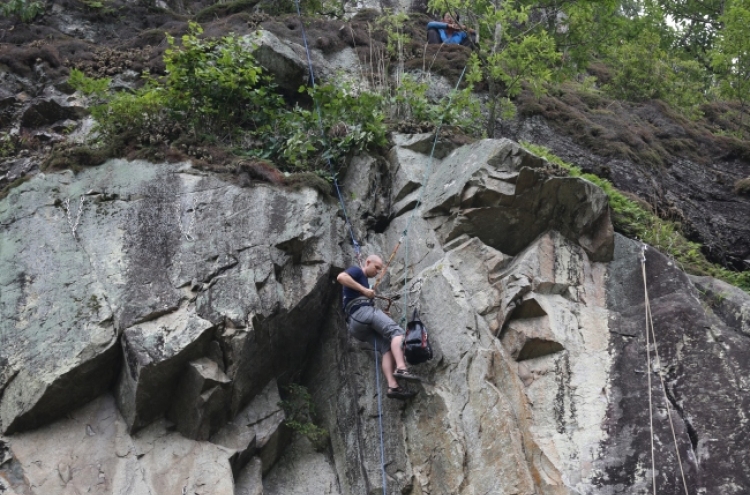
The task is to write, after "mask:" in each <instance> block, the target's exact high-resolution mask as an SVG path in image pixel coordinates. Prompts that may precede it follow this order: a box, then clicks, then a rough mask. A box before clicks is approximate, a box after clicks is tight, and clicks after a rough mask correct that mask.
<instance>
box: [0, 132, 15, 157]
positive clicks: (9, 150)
mask: <svg viewBox="0 0 750 495" xmlns="http://www.w3.org/2000/svg"><path fill="white" fill-rule="evenodd" d="M16 152H17V145H16V140H15V139H14V138H13V136H12V135H10V134H8V133H7V132H3V133H2V134H0V158H8V157H11V156H14V155H15V154H16Z"/></svg>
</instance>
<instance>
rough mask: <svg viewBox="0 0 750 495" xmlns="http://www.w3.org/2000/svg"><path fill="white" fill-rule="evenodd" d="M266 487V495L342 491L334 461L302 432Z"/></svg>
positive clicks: (319, 494) (337, 493)
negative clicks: (332, 462) (315, 446)
mask: <svg viewBox="0 0 750 495" xmlns="http://www.w3.org/2000/svg"><path fill="white" fill-rule="evenodd" d="M262 487H263V492H262V494H263V495H308V494H310V493H315V494H316V495H342V492H341V490H340V489H339V483H338V479H337V478H336V472H335V471H334V469H333V466H332V464H331V461H330V460H329V459H328V457H327V456H326V455H325V454H323V453H321V452H316V451H315V449H314V448H313V446H312V444H311V443H310V441H309V440H308V439H307V438H305V437H304V436H302V435H295V436H294V438H293V440H292V442H291V444H290V445H289V447H287V448H286V450H284V454H283V455H282V456H281V458H280V459H279V461H278V463H277V464H276V465H275V466H274V467H273V468H272V469H271V472H269V473H268V475H267V476H266V478H265V479H264V480H263V486H262Z"/></svg>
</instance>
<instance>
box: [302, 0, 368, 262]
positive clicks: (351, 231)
mask: <svg viewBox="0 0 750 495" xmlns="http://www.w3.org/2000/svg"><path fill="white" fill-rule="evenodd" d="M295 4H296V6H297V17H298V18H299V24H300V28H301V30H302V41H303V42H304V44H305V53H306V55H307V67H308V70H309V71H310V83H311V84H312V87H313V89H315V71H314V70H313V64H312V58H311V57H310V47H309V46H308V43H307V33H306V32H305V24H304V22H302V11H301V10H300V7H299V0H295ZM313 102H314V103H315V112H316V114H317V116H318V126H319V127H320V136H321V137H322V138H323V141H327V140H326V135H325V129H324V128H323V117H322V115H321V113H320V105H319V104H318V100H316V99H315V98H313ZM326 162H328V169H329V170H330V172H331V177H332V178H333V185H334V186H335V188H336V195H337V196H338V198H339V203H340V204H341V210H342V211H343V212H344V220H345V221H346V227H347V229H348V230H349V235H350V236H351V238H352V246H354V252H355V253H356V254H357V263H358V264H359V266H360V267H361V266H362V259H361V252H360V245H359V243H358V242H357V238H356V237H355V236H354V229H353V228H352V223H351V221H349V215H347V214H346V206H345V205H344V197H343V195H342V194H341V188H340V187H339V181H338V179H337V178H336V172H335V171H334V169H333V163H331V159H330V158H329V157H326Z"/></svg>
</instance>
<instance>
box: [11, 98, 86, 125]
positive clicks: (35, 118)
mask: <svg viewBox="0 0 750 495" xmlns="http://www.w3.org/2000/svg"><path fill="white" fill-rule="evenodd" d="M68 100H73V102H72V104H71V102H69V101H68ZM87 114H88V111H87V110H86V108H85V107H84V106H83V105H80V104H79V103H78V101H77V100H76V99H75V98H71V97H67V96H64V95H56V96H50V97H44V98H36V99H33V100H31V102H29V103H28V104H27V105H26V106H25V108H24V110H22V112H21V120H20V122H21V127H25V128H28V129H36V128H38V127H43V126H49V125H52V124H54V123H55V122H58V121H60V120H66V119H73V120H77V119H80V118H82V117H85V116H86V115H87Z"/></svg>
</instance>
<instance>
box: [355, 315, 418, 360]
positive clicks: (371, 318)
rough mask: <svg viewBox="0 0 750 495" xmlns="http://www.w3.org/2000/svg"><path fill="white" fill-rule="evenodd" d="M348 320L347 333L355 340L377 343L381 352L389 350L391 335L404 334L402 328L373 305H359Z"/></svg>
mask: <svg viewBox="0 0 750 495" xmlns="http://www.w3.org/2000/svg"><path fill="white" fill-rule="evenodd" d="M348 321H349V324H348V328H349V333H350V334H352V336H354V338H355V339H357V340H361V341H362V342H368V343H370V344H374V345H377V347H376V348H377V350H378V351H379V352H380V353H381V354H385V353H387V352H388V351H390V350H391V340H392V339H393V337H396V336H398V335H404V330H403V328H401V327H400V326H398V325H397V324H396V322H395V321H393V320H392V319H390V317H388V315H387V314H385V313H383V312H382V311H381V310H379V309H378V308H376V307H374V306H361V307H360V308H359V309H357V310H356V311H355V312H354V313H352V314H351V315H350V316H349V320H348Z"/></svg>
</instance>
